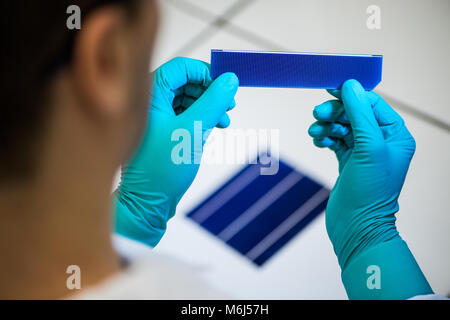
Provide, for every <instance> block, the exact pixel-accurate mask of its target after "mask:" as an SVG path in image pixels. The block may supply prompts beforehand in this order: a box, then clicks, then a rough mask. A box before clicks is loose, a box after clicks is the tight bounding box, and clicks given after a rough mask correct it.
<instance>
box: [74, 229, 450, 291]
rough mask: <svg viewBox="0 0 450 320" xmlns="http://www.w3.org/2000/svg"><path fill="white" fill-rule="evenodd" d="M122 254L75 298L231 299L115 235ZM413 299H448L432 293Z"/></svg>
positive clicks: (195, 274)
mask: <svg viewBox="0 0 450 320" xmlns="http://www.w3.org/2000/svg"><path fill="white" fill-rule="evenodd" d="M113 242H114V245H115V248H116V250H117V251H118V252H119V254H120V255H121V256H122V257H123V258H124V259H125V260H126V261H128V262H129V265H128V267H127V268H126V269H125V271H123V272H122V273H121V274H118V275H116V276H113V277H111V278H110V279H108V280H106V281H104V283H102V284H101V285H98V286H96V287H92V288H86V289H85V290H83V292H82V293H81V294H78V295H77V294H75V295H73V296H72V298H74V299H114V300H121V299H150V300H153V299H180V300H184V299H193V300H197V299H205V300H207V299H229V298H230V297H228V296H227V295H226V294H224V293H223V292H221V291H220V290H218V289H216V288H214V287H212V286H211V285H209V284H208V283H207V282H206V280H205V279H204V278H203V277H202V274H201V269H199V268H195V267H193V266H191V265H188V264H186V263H184V262H182V261H179V260H177V259H175V258H173V257H168V256H165V255H161V254H156V253H154V252H153V251H152V250H151V249H150V248H149V247H147V246H145V245H143V244H140V243H138V242H135V241H132V240H130V239H127V238H124V237H121V236H118V235H114V236H113ZM411 299H418V300H424V299H427V300H434V299H447V298H445V297H442V296H439V295H435V294H431V295H422V296H416V297H413V298H411Z"/></svg>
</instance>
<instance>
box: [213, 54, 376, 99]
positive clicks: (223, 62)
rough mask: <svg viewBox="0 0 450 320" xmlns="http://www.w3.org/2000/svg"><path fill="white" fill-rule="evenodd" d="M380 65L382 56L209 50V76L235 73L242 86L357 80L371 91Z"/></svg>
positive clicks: (332, 84)
mask: <svg viewBox="0 0 450 320" xmlns="http://www.w3.org/2000/svg"><path fill="white" fill-rule="evenodd" d="M382 65H383V56H381V55H351V54H342V55H338V54H317V53H294V52H259V51H234V50H230V51H227V50H211V77H212V78H213V79H215V78H217V77H218V76H219V75H221V74H222V73H225V72H234V73H235V74H236V75H237V76H238V78H239V84H240V86H244V87H278V88H312V89H338V88H340V87H341V85H342V84H343V83H344V81H345V80H348V79H356V80H358V81H359V82H360V83H361V85H362V86H363V87H364V88H365V89H366V90H372V89H374V88H375V87H376V86H377V85H378V83H380V81H381V73H382Z"/></svg>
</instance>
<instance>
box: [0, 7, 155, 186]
mask: <svg viewBox="0 0 450 320" xmlns="http://www.w3.org/2000/svg"><path fill="white" fill-rule="evenodd" d="M72 5H76V6H78V8H80V13H81V15H80V17H79V18H80V21H81V25H80V26H81V29H79V30H77V29H73V30H71V29H70V28H69V27H71V26H72V25H73V22H74V21H76V19H77V18H78V16H77V14H78V12H77V10H76V9H77V8H75V10H72V9H73V8H74V7H71V8H70V9H68V8H69V7H70V6H72ZM157 9H158V8H157V3H156V0H70V1H66V0H58V1H35V0H20V1H17V0H5V1H1V4H0V23H1V27H0V28H1V31H0V32H1V34H2V36H1V50H0V65H1V75H0V76H1V77H2V81H1V83H2V84H1V88H0V186H5V185H11V184H17V183H19V184H22V183H26V181H29V180H32V179H34V178H36V176H39V172H40V171H41V170H45V169H43V168H45V167H49V166H51V165H54V164H55V163H57V162H58V161H59V163H62V165H63V166H64V162H65V161H69V160H75V161H79V162H80V166H83V162H84V161H86V162H87V161H89V159H90V161H92V162H95V161H103V162H102V163H100V164H97V166H98V167H99V168H100V167H106V168H108V170H111V168H113V167H114V166H117V165H118V164H119V163H120V162H121V161H123V160H125V159H126V158H127V157H128V156H130V153H131V152H132V150H134V148H135V147H136V145H137V143H138V141H139V140H140V137H141V135H142V133H143V130H144V127H145V124H146V116H147V107H148V98H149V92H150V86H151V79H150V75H149V63H150V58H151V52H152V47H153V44H154V39H155V34H156V29H157V22H158V12H157ZM74 19H75V20H74ZM50 162H51V164H50ZM65 166H66V167H67V169H68V170H70V169H71V168H70V165H65ZM72 168H73V167H72Z"/></svg>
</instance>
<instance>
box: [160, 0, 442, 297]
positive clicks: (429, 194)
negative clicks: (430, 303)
mask: <svg viewBox="0 0 450 320" xmlns="http://www.w3.org/2000/svg"><path fill="white" fill-rule="evenodd" d="M160 3H161V7H162V26H161V30H160V34H159V39H158V46H157V50H156V53H155V56H154V60H153V63H152V68H153V69H154V68H156V67H157V66H159V65H160V64H162V63H163V62H165V61H167V60H169V59H170V58H172V57H175V56H179V55H181V56H188V57H192V58H196V59H202V60H205V61H208V62H209V60H210V50H211V49H212V48H218V49H261V50H292V51H306V52H332V53H370V54H383V55H384V69H383V81H382V83H381V84H380V85H379V87H378V88H377V90H378V91H379V92H380V93H381V94H385V95H387V96H389V97H390V98H389V101H390V103H391V104H392V105H393V107H395V108H396V109H397V110H398V111H399V113H400V114H401V115H402V116H403V117H404V119H405V121H406V123H407V125H408V127H409V128H410V131H411V132H412V134H413V135H414V137H415V138H416V141H417V152H416V155H415V157H414V159H413V162H412V165H411V168H410V172H409V175H408V177H407V180H406V184H405V187H404V189H403V192H402V195H401V198H400V212H399V213H398V228H399V230H400V233H401V235H402V236H403V237H404V239H406V241H407V242H408V244H409V246H410V248H411V249H412V251H413V253H414V255H415V256H416V258H417V260H418V262H419V264H420V265H421V267H422V269H423V271H424V273H425V274H426V276H427V278H428V280H429V281H430V283H431V285H432V287H433V288H434V289H435V291H436V292H437V293H440V294H442V295H447V294H449V293H450V272H449V270H450V255H449V252H450V233H449V231H450V219H449V214H450V212H449V196H450V192H449V190H450V188H449V186H450V182H449V181H450V179H449V178H450V169H449V164H450V151H449V147H450V132H449V123H450V108H449V106H448V104H447V99H448V91H449V88H450V60H449V58H448V55H449V49H450V42H449V39H450V38H449V30H450V19H449V16H450V1H448V0H432V1H423V0H414V1H406V0H400V1H399V0H397V1H388V0H376V1H366V0H343V1H334V0H314V1H312V0H309V1H306V0H277V1H274V0H230V1H226V0H163V1H160ZM371 4H375V5H378V6H379V7H380V8H381V30H369V29H367V27H366V20H367V17H368V15H367V14H366V9H367V7H368V6H369V5H371ZM328 99H330V96H328V95H327V93H326V92H324V91H322V90H293V89H261V88H240V89H239V92H238V95H237V98H236V100H237V105H238V106H237V107H236V109H235V110H233V111H232V112H231V113H230V116H231V120H232V126H231V127H232V128H256V129H257V128H266V129H271V128H274V129H280V145H279V146H280V154H281V157H282V158H283V159H284V160H286V161H288V162H289V163H290V164H291V165H293V166H295V167H297V168H299V169H300V170H304V171H305V172H307V173H308V174H309V175H311V176H312V177H314V178H315V179H317V180H318V181H321V182H322V183H324V184H325V185H327V186H329V187H330V188H331V187H332V185H333V183H334V181H335V179H336V177H337V162H336V160H335V157H334V155H333V154H332V153H331V152H330V151H327V150H320V149H317V148H315V147H314V146H313V144H312V141H311V139H310V138H309V136H308V135H307V129H308V126H309V125H310V124H311V123H312V122H313V117H312V110H313V107H314V106H315V105H317V104H320V103H321V102H323V101H325V100H328ZM238 169H239V165H221V166H219V165H202V166H201V169H200V172H199V174H198V176H197V179H196V181H195V182H194V184H193V185H192V187H191V188H190V189H189V191H188V192H187V194H186V196H185V197H184V198H183V199H182V201H181V203H180V206H179V209H178V212H177V215H176V217H175V218H174V219H173V220H171V222H170V223H169V228H168V232H167V234H166V236H165V237H164V238H163V240H162V241H161V243H160V244H159V246H158V247H157V248H156V249H155V250H156V251H159V252H165V253H170V254H173V255H176V256H178V257H181V258H183V259H184V260H186V261H188V262H191V263H194V264H196V265H201V266H203V267H204V272H205V275H206V276H207V277H208V278H209V279H210V280H211V281H212V282H213V283H214V284H215V285H216V286H218V287H220V288H221V289H222V290H225V291H226V292H227V293H228V294H230V295H232V296H235V297H236V298H275V299H277V298H285V299H290V298H291V299H302V298H305V299H322V298H323V299H345V298H346V295H345V291H344V289H343V286H342V284H341V281H340V270H339V267H338V264H337V259H336V257H335V255H334V253H333V250H332V246H331V244H330V242H329V240H328V237H327V234H326V230H325V226H324V222H325V219H324V218H325V216H324V214H322V215H321V216H320V217H319V218H317V219H316V220H315V221H314V222H313V223H311V224H310V225H309V226H308V227H307V228H306V229H305V230H304V231H302V232H301V233H300V234H299V235H298V236H297V237H295V238H294V240H293V241H291V242H290V243H289V244H288V245H287V246H286V247H285V248H284V249H283V250H281V251H280V252H279V253H278V254H276V255H275V256H273V257H272V259H270V260H269V262H267V263H266V264H265V265H264V267H263V268H257V267H255V266H254V265H252V264H251V263H250V262H248V261H247V260H246V259H245V258H243V257H241V256H240V255H238V254H237V253H235V252H234V251H233V250H232V249H230V248H228V247H227V246H226V245H224V244H223V243H221V242H220V241H219V240H217V239H216V238H214V237H212V236H211V235H210V234H208V233H207V232H206V231H204V230H202V229H201V228H199V227H198V226H197V225H195V224H194V223H193V222H191V221H190V220H189V219H186V218H185V216H184V215H185V214H186V212H188V211H189V210H190V209H191V208H193V207H194V206H195V205H196V204H197V203H198V202H199V201H201V200H202V199H204V197H206V196H207V195H208V194H209V193H210V192H212V191H213V190H214V189H215V188H216V187H218V186H220V185H221V184H222V183H223V182H224V181H226V180H227V179H228V178H229V177H230V176H231V175H232V174H233V173H234V172H236V171H237V170H238Z"/></svg>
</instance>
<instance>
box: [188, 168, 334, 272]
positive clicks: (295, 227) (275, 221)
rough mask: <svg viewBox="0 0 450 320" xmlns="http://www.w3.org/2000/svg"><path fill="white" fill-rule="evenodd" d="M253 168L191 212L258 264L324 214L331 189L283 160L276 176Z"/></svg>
mask: <svg viewBox="0 0 450 320" xmlns="http://www.w3.org/2000/svg"><path fill="white" fill-rule="evenodd" d="M261 167H262V166H261V165H260V164H250V165H248V166H246V167H245V168H244V169H243V170H241V171H240V172H239V173H237V174H236V175H235V176H234V177H232V178H231V179H230V180H229V181H228V182H227V183H225V184H224V185H223V186H222V187H220V188H219V189H218V190H216V191H215V192H213V193H212V194H211V195H210V196H209V197H208V198H207V199H206V200H205V201H204V202H202V203H200V204H199V205H198V206H197V207H196V208H194V209H193V210H192V211H191V212H189V213H188V214H187V217H188V218H190V219H192V220H193V221H195V222H196V223H198V224H199V225H200V226H202V227H203V228H204V229H205V230H207V231H208V232H210V233H212V234H213V235H214V236H216V237H218V238H219V239H221V240H222V241H224V242H225V243H227V244H228V245H229V246H230V247H232V248H233V249H235V250H236V251H237V252H239V253H240V254H242V255H244V256H246V257H247V258H248V259H250V260H251V261H252V262H254V263H255V264H256V265H258V266H261V265H263V264H264V263H265V262H266V261H267V260H268V259H269V258H270V257H272V256H273V255H274V254H275V253H277V252H278V251H279V250H280V249H282V248H283V246H284V245H285V244H286V243H288V242H289V241H290V240H291V239H292V238H293V237H295V236H296V235H297V234H298V233H299V232H300V231H301V230H302V229H303V228H304V227H306V226H307V225H308V223H309V222H311V221H312V220H313V219H314V218H315V217H316V216H317V215H319V214H320V213H321V212H323V211H324V209H325V207H326V203H327V200H328V196H329V190H328V189H327V188H325V187H324V186H322V185H321V184H320V183H318V182H316V181H314V180H313V179H311V178H310V177H308V176H307V175H305V174H304V173H302V172H299V171H298V170H294V169H293V168H292V167H290V166H289V165H287V164H286V163H284V162H282V161H280V163H279V170H278V172H277V174H275V175H261V172H260V169H261Z"/></svg>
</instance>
